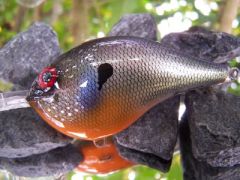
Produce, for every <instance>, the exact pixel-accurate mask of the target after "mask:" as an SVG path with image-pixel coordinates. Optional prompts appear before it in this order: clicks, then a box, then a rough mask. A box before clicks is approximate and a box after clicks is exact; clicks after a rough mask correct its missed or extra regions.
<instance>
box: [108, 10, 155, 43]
mask: <svg viewBox="0 0 240 180" xmlns="http://www.w3.org/2000/svg"><path fill="white" fill-rule="evenodd" d="M108 36H136V37H142V38H147V39H151V40H154V41H156V40H157V25H156V22H155V20H154V18H153V17H152V16H151V15H150V14H129V15H124V16H123V17H122V18H121V19H120V21H118V23H117V24H116V25H114V26H113V28H112V30H111V31H110V32H109V34H108Z"/></svg>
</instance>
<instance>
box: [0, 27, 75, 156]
mask: <svg viewBox="0 0 240 180" xmlns="http://www.w3.org/2000/svg"><path fill="white" fill-rule="evenodd" d="M59 53H60V49H59V45H58V40H57V37H56V34H55V33H54V32H53V31H52V29H51V28H50V27H49V26H48V25H46V24H44V23H35V24H34V25H32V26H31V27H30V28H29V29H28V30H27V31H26V32H22V33H19V34H18V35H17V36H16V37H15V38H13V39H12V40H11V41H9V42H8V43H7V44H6V45H5V46H4V47H3V48H2V49H0V79H4V80H5V81H10V82H11V83H14V84H15V85H16V86H15V89H18V88H19V87H21V88H24V89H29V87H30V84H31V83H32V81H33V79H34V78H35V77H36V75H37V73H38V72H39V71H41V69H42V68H43V67H44V66H46V65H47V64H49V63H50V62H52V59H53V58H54V57H55V56H57V55H59ZM16 87H17V88H16ZM0 137H1V138H0V157H9V158H14V157H25V156H29V155H32V154H38V153H43V152H46V151H49V150H51V149H53V148H56V147H60V146H64V145H66V144H68V143H69V142H70V141H71V139H70V138H67V137H66V136H64V135H62V134H60V133H58V132H57V131H55V130H54V129H52V128H51V127H49V125H47V124H46V123H45V122H43V121H42V120H41V119H40V117H39V116H38V115H37V114H36V113H35V112H33V110H32V109H30V108H28V109H17V110H12V111H6V112H0Z"/></svg>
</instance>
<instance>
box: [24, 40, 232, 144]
mask: <svg viewBox="0 0 240 180" xmlns="http://www.w3.org/2000/svg"><path fill="white" fill-rule="evenodd" d="M50 67H52V68H54V69H56V70H57V79H56V82H55V85H54V86H53V87H51V88H47V89H42V88H41V87H40V86H39V82H38V79H36V81H35V82H34V83H33V85H32V89H31V92H30V94H29V96H28V98H27V100H28V101H29V103H30V104H31V106H32V107H33V108H34V109H35V110H36V111H37V112H38V113H39V114H40V115H41V116H42V117H43V119H44V120H45V121H46V122H47V123H49V124H50V125H51V126H53V127H54V128H56V129H57V130H59V131H61V132H62V133H64V134H66V135H68V136H71V137H75V138H82V139H89V140H94V139H98V138H102V137H106V136H110V135H112V134H116V133H118V132H119V131H121V130H123V129H125V128H127V127H128V126H129V125H130V124H132V123H133V122H134V121H136V120H137V119H138V118H139V117H140V116H142V115H143V114H144V113H145V112H146V111H147V110H149V109H150V108H151V107H153V106H154V105H156V104H157V103H159V102H161V101H163V100H165V99H167V98H169V97H171V96H173V95H174V94H176V93H180V92H183V91H186V90H189V89H193V88H197V87H201V86H209V85H212V84H217V83H221V82H224V81H225V80H226V78H227V77H228V68H227V66H225V65H219V64H213V63H209V62H205V61H199V60H196V59H194V58H192V57H188V56H186V55H184V54H182V53H179V52H176V51H175V50H172V49H169V48H167V47H164V46H163V45H161V44H160V43H158V42H154V41H150V40H146V39H142V38H135V37H108V38H102V39H96V40H93V41H89V42H86V43H83V44H82V45H80V46H78V47H76V48H74V49H72V50H70V51H69V52H67V53H65V54H63V55H61V56H60V57H59V58H57V59H56V61H55V63H53V64H52V65H51V66H50ZM49 80H50V81H51V80H53V79H51V78H50V79H49Z"/></svg>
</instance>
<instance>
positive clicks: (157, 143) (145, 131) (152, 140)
mask: <svg viewBox="0 0 240 180" xmlns="http://www.w3.org/2000/svg"><path fill="white" fill-rule="evenodd" d="M178 107H179V98H178V97H175V98H171V99H169V100H167V101H165V102H163V103H161V104H159V105H157V106H156V107H154V108H153V109H151V110H150V111H148V112H147V113H146V114H144V116H143V117H141V118H140V119H139V120H137V121H136V122H135V123H134V124H133V125H131V126H130V127H128V128H127V129H126V130H124V131H122V132H120V133H118V134H117V135H116V136H115V138H116V141H117V143H118V144H120V145H121V146H123V147H127V148H130V149H134V150H138V151H140V152H144V153H149V154H153V155H155V156H158V157H160V158H162V159H165V160H170V159H172V154H173V151H174V147H175V144H176V141H177V129H178V121H177V118H178ZM169 112H171V113H169Z"/></svg>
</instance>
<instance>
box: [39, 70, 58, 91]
mask: <svg viewBox="0 0 240 180" xmlns="http://www.w3.org/2000/svg"><path fill="white" fill-rule="evenodd" d="M56 81H57V70H56V68H53V67H46V68H44V69H43V71H42V72H41V73H40V74H39V75H38V85H39V86H40V88H42V89H46V88H51V87H53V85H54V83H55V82H56Z"/></svg>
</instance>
